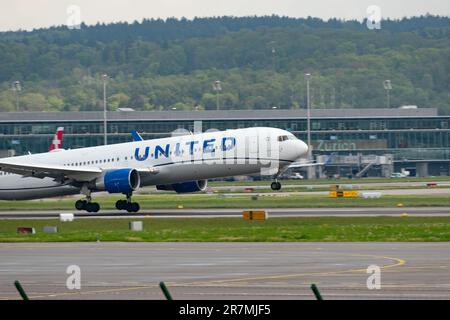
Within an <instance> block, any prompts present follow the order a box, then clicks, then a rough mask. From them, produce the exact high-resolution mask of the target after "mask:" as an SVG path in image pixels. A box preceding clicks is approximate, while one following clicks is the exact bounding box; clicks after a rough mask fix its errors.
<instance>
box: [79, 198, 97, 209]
mask: <svg viewBox="0 0 450 320" xmlns="http://www.w3.org/2000/svg"><path fill="white" fill-rule="evenodd" d="M75 208H76V209H77V210H85V211H87V212H98V211H99V210H100V205H99V204H98V203H97V202H91V197H88V199H87V200H77V201H76V202H75Z"/></svg>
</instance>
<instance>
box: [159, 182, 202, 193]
mask: <svg viewBox="0 0 450 320" xmlns="http://www.w3.org/2000/svg"><path fill="white" fill-rule="evenodd" d="M207 185H208V180H196V181H186V182H180V183H174V184H166V185H157V186H156V190H170V191H175V192H176V193H188V192H198V191H205V190H206V186H207Z"/></svg>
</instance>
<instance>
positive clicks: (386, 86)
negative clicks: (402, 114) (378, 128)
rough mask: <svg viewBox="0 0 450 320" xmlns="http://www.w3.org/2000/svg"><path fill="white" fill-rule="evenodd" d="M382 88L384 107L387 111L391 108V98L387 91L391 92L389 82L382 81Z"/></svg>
mask: <svg viewBox="0 0 450 320" xmlns="http://www.w3.org/2000/svg"><path fill="white" fill-rule="evenodd" d="M383 87H384V90H386V105H387V108H388V109H389V108H390V107H391V101H390V100H391V97H390V94H389V91H391V90H392V84H391V80H384V81H383Z"/></svg>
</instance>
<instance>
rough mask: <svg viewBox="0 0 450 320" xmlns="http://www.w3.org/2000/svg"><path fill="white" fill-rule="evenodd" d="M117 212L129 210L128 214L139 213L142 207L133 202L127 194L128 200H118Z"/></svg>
mask: <svg viewBox="0 0 450 320" xmlns="http://www.w3.org/2000/svg"><path fill="white" fill-rule="evenodd" d="M116 209H117V210H127V211H128V212H138V211H139V210H140V209H141V206H140V205H139V203H137V202H131V194H127V200H117V202H116Z"/></svg>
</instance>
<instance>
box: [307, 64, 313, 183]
mask: <svg viewBox="0 0 450 320" xmlns="http://www.w3.org/2000/svg"><path fill="white" fill-rule="evenodd" d="M311 77H312V75H311V74H310V73H306V74H305V79H306V135H307V144H308V161H311V160H312V148H311V96H310V92H309V82H310V81H311ZM312 169H313V168H312V167H308V178H309V179H311V177H312V175H313V172H312Z"/></svg>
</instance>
